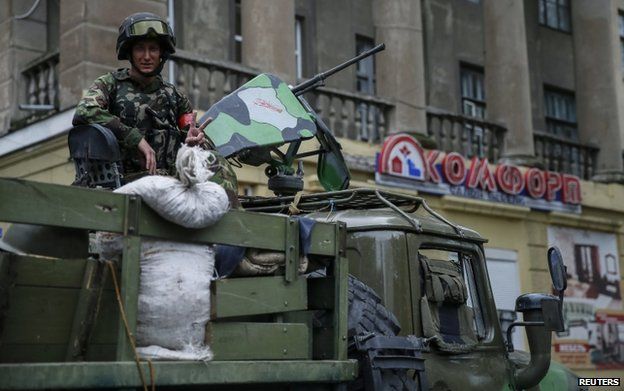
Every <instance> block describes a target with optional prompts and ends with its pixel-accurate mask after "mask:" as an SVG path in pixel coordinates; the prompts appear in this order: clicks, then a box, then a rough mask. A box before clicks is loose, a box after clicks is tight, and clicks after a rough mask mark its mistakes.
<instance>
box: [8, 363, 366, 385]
mask: <svg viewBox="0 0 624 391" xmlns="http://www.w3.org/2000/svg"><path fill="white" fill-rule="evenodd" d="M152 365H153V368H154V373H155V374H156V385H157V386H173V385H180V384H184V385H218V384H221V385H223V384H229V385H231V384H262V383H264V384H267V383H268V384H271V383H281V384H285V385H290V384H293V383H294V384H297V383H306V382H314V383H317V384H318V383H337V382H347V381H351V380H354V379H355V376H356V372H357V361H353V360H351V361H330V360H328V361H299V360H292V361H213V362H158V361H156V362H153V363H152ZM142 367H143V371H144V373H149V367H148V364H147V363H143V364H142ZM141 386H142V384H141V380H140V378H139V376H138V374H137V368H136V364H135V363H134V362H106V363H63V364H19V365H16V364H4V365H0V389H8V390H13V389H31V390H34V389H56V388H63V389H67V388H74V389H85V388H115V387H117V388H118V387H126V388H135V387H141Z"/></svg>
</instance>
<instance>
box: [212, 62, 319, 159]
mask: <svg viewBox="0 0 624 391" xmlns="http://www.w3.org/2000/svg"><path fill="white" fill-rule="evenodd" d="M208 117H212V118H213V121H212V122H211V123H210V124H209V125H208V126H207V127H206V129H205V130H204V131H205V133H206V135H207V136H208V138H210V140H212V142H213V143H214V145H215V147H216V148H217V150H218V152H219V153H220V154H221V155H222V156H224V157H230V156H232V155H235V154H236V153H238V152H239V151H242V150H245V149H252V148H257V147H273V146H275V147H277V146H280V145H283V144H286V143H290V142H293V141H297V140H307V139H309V138H312V137H314V135H315V134H316V125H315V123H314V121H313V119H312V116H311V115H310V114H309V113H308V112H307V111H306V110H305V109H304V107H303V106H302V105H301V103H300V102H299V100H298V99H297V97H296V96H295V95H293V93H292V92H291V91H290V88H288V86H287V85H286V83H284V82H283V81H282V80H280V79H279V78H278V77H277V76H274V75H271V74H266V73H263V74H261V75H258V76H256V77H255V78H253V79H251V80H250V81H248V82H247V83H245V84H243V85H242V86H241V87H240V88H238V89H237V90H236V91H234V92H232V93H231V94H229V95H227V96H226V97H224V98H223V99H221V100H220V101H219V102H217V103H216V104H215V105H213V106H212V107H211V108H210V109H209V110H208V112H207V113H206V114H205V115H204V116H203V117H202V118H201V120H200V123H201V122H204V121H205V120H206V118H208Z"/></svg>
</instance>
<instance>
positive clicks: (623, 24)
mask: <svg viewBox="0 0 624 391" xmlns="http://www.w3.org/2000/svg"><path fill="white" fill-rule="evenodd" d="M618 19H619V22H620V23H619V29H618V31H619V35H620V57H621V61H620V67H621V68H622V73H624V13H622V12H620V14H619V15H618Z"/></svg>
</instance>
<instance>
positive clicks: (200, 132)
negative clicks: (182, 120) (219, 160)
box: [184, 111, 212, 147]
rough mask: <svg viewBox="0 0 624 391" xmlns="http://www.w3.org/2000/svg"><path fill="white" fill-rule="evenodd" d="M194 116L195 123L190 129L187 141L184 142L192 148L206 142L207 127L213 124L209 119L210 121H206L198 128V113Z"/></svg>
mask: <svg viewBox="0 0 624 391" xmlns="http://www.w3.org/2000/svg"><path fill="white" fill-rule="evenodd" d="M193 114H194V117H195V119H194V120H193V123H192V124H191V127H190V128H189V131H188V134H187V136H186V140H184V142H185V143H186V144H187V145H189V146H191V147H192V146H195V145H200V144H201V143H203V142H204V138H205V135H204V129H205V128H206V126H208V124H209V123H211V122H212V118H210V117H208V119H206V121H205V122H204V123H203V124H201V125H200V126H199V127H198V126H197V112H196V111H195V112H194V113H193Z"/></svg>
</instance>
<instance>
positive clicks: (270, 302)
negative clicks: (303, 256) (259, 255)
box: [211, 277, 308, 319]
mask: <svg viewBox="0 0 624 391" xmlns="http://www.w3.org/2000/svg"><path fill="white" fill-rule="evenodd" d="M306 282H307V280H306V279H305V278H298V279H296V280H295V281H293V282H292V283H286V282H285V281H284V277H248V278H230V279H225V280H217V281H215V283H214V292H215V295H214V296H213V299H212V308H211V311H212V319H222V318H228V317H232V316H243V315H259V314H273V313H280V312H287V311H298V310H305V309H307V305H308V290H307V284H306Z"/></svg>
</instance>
